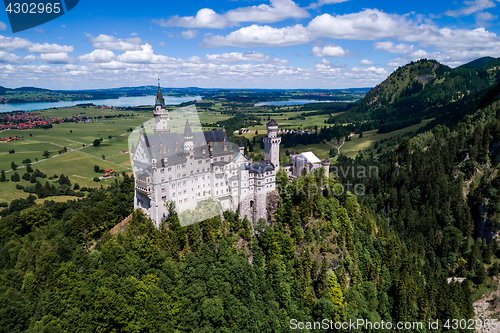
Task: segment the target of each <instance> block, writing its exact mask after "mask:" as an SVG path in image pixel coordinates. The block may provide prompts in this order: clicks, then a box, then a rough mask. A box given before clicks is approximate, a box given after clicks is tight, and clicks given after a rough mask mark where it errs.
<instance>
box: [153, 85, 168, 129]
mask: <svg viewBox="0 0 500 333" xmlns="http://www.w3.org/2000/svg"><path fill="white" fill-rule="evenodd" d="M153 115H154V117H155V123H156V127H155V133H169V132H170V129H169V128H168V120H170V119H169V118H168V111H167V109H166V108H165V100H164V99H163V94H162V93H161V89H160V83H158V92H157V93H156V102H155V110H154V112H153Z"/></svg>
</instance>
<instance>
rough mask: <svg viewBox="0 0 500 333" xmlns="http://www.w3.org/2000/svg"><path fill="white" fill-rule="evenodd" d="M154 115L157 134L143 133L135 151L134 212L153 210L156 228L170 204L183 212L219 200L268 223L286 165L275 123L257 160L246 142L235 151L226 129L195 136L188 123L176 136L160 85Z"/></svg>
mask: <svg viewBox="0 0 500 333" xmlns="http://www.w3.org/2000/svg"><path fill="white" fill-rule="evenodd" d="M153 115H154V122H155V123H154V131H153V134H150V135H146V134H144V133H143V131H142V130H141V131H140V134H139V137H138V140H137V142H136V143H134V144H133V146H132V148H131V161H132V166H133V171H134V176H135V196H134V209H137V208H143V209H145V210H147V212H148V213H149V216H150V217H151V218H152V220H153V221H154V222H155V224H156V226H159V225H160V222H161V220H162V219H165V218H167V217H168V208H167V207H166V205H165V203H166V202H174V203H175V206H176V211H177V213H179V214H180V213H182V212H189V211H190V210H191V211H194V210H195V209H196V208H197V206H198V205H199V204H200V203H202V202H204V201H216V202H220V204H221V206H222V209H223V210H231V211H237V210H239V215H240V217H241V218H243V217H245V216H246V217H247V218H248V219H249V220H250V221H251V222H252V223H255V222H256V221H257V220H258V219H259V218H265V219H267V217H268V216H267V215H268V213H267V202H268V196H269V195H270V194H271V193H273V192H274V191H276V172H277V171H278V169H279V166H280V165H279V145H280V142H281V138H280V137H278V124H277V123H276V122H275V121H274V120H270V121H269V122H268V123H267V136H266V137H264V138H263V141H264V148H265V149H264V150H265V154H264V158H265V159H264V161H259V162H253V161H252V159H251V158H248V157H246V156H245V155H244V149H245V147H244V146H243V145H242V144H240V145H239V147H238V148H237V149H233V147H232V144H231V143H230V142H229V140H228V138H227V135H226V132H225V131H224V130H218V131H205V132H193V131H192V130H191V126H190V123H189V121H188V120H186V124H185V126H184V133H183V134H181V133H174V132H171V129H170V128H169V126H168V123H169V120H170V119H169V114H168V110H166V108H165V102H164V99H163V96H162V93H161V89H160V85H159V84H158V92H157V95H156V102H155V109H154V113H153ZM180 222H181V225H183V221H182V220H181V221H180ZM186 223H187V224H190V223H193V222H185V223H184V224H186Z"/></svg>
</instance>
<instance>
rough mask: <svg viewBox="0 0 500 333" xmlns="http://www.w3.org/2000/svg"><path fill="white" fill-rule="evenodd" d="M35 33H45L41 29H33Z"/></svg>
mask: <svg viewBox="0 0 500 333" xmlns="http://www.w3.org/2000/svg"><path fill="white" fill-rule="evenodd" d="M35 31H36V32H38V33H39V34H44V33H45V30H43V29H42V28H37V29H35Z"/></svg>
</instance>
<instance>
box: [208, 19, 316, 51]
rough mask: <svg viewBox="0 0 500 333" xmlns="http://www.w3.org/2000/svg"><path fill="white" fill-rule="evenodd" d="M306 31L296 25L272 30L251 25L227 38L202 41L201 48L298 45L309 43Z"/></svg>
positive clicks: (221, 37)
mask: <svg viewBox="0 0 500 333" xmlns="http://www.w3.org/2000/svg"><path fill="white" fill-rule="evenodd" d="M309 41H310V39H309V36H308V34H307V31H306V29H305V28H304V27H303V26H302V25H300V24H297V25H295V26H293V27H285V28H281V29H280V28H273V27H270V26H268V25H264V26H259V25H256V24H253V25H251V26H249V27H244V28H241V29H239V30H236V31H233V32H231V33H230V34H229V35H227V36H219V35H216V36H209V37H206V38H205V39H203V43H202V46H208V47H214V46H215V47H223V46H236V47H257V46H273V47H282V46H290V45H298V44H304V43H307V42H309Z"/></svg>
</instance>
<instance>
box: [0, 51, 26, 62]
mask: <svg viewBox="0 0 500 333" xmlns="http://www.w3.org/2000/svg"><path fill="white" fill-rule="evenodd" d="M21 61H22V59H21V57H19V56H17V55H15V54H12V53H8V52H5V51H0V63H7V64H15V63H20V62H21Z"/></svg>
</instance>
